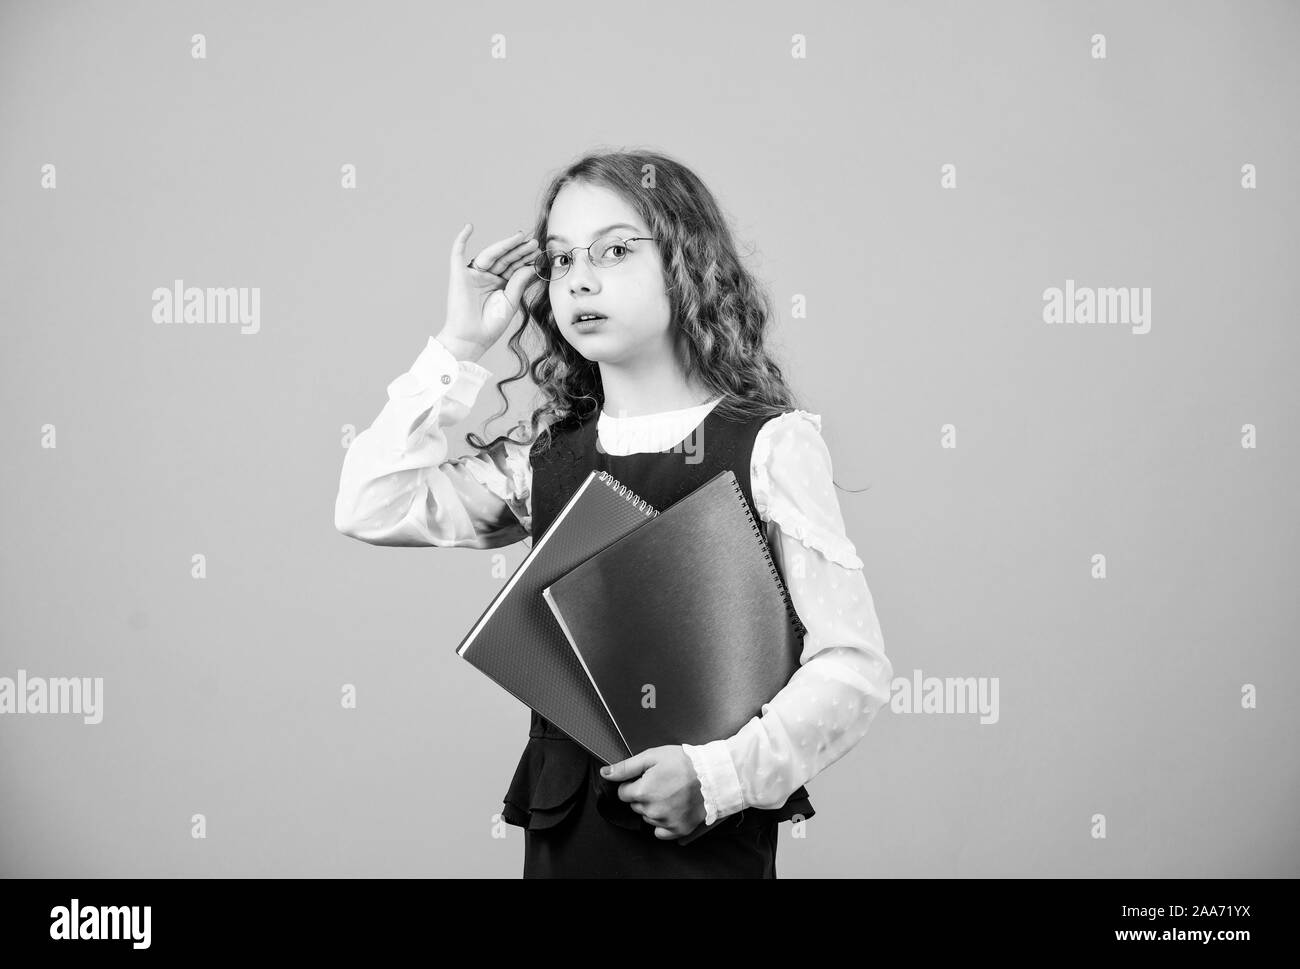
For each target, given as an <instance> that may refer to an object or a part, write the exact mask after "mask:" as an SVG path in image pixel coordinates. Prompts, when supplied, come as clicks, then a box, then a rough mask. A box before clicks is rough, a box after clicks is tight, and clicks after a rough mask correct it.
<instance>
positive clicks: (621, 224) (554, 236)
mask: <svg viewBox="0 0 1300 969" xmlns="http://www.w3.org/2000/svg"><path fill="white" fill-rule="evenodd" d="M610 229H631V230H632V231H633V232H640V231H641V230H640V229H638V228H637V227H636V226H634V225H629V224H628V223H626V222H615V223H614V224H613V225H607V226H605V227H604V228H603V229H597V230H596V235H595V236H594V237H593V238H595V239H599V238H600V237H601V236H603V235H604V234H605V233H606V232H608V231H609V230H610ZM552 239H559V240H560V241H561V242H568V241H569V240H568V239H566V238H564V236H562V235H557V234H556V233H554V232H552V233H549V234H548V235H547V236H546V241H547V242H550V241H551V240H552Z"/></svg>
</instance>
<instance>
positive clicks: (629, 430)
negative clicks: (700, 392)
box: [596, 396, 722, 454]
mask: <svg viewBox="0 0 1300 969" xmlns="http://www.w3.org/2000/svg"><path fill="white" fill-rule="evenodd" d="M721 400H722V397H720V396H719V397H715V398H713V400H710V401H705V402H704V403H703V404H696V405H694V406H693V407H682V408H679V409H677V410H665V411H658V412H656V413H654V414H638V415H637V416H635V417H615V416H614V415H613V414H607V413H605V411H604V410H602V411H601V412H600V417H599V418H598V419H597V421H596V433H597V435H598V436H599V437H600V446H601V447H602V448H603V449H604V450H605V451H606V452H607V453H609V454H641V453H644V452H647V451H666V450H668V449H669V448H671V447H672V446H673V445H675V444H679V443H680V442H681V441H683V440H684V439H685V438H686V437H687V435H688V434H690V432H691V431H692V430H694V429H695V428H696V427H697V426H699V424H700V422H701V421H702V420H704V418H705V416H706V415H707V414H708V413H709V411H711V410H713V408H714V407H716V406H717V405H718V403H719V402H720V401H721Z"/></svg>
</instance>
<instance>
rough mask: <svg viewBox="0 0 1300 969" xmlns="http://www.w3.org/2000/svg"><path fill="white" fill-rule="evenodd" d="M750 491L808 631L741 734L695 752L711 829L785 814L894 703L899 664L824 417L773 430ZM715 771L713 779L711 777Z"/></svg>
mask: <svg viewBox="0 0 1300 969" xmlns="http://www.w3.org/2000/svg"><path fill="white" fill-rule="evenodd" d="M751 484H752V489H753V493H754V502H755V505H756V506H757V507H758V508H759V511H760V514H761V515H762V517H763V520H764V522H765V523H766V524H765V529H766V534H767V536H768V541H769V544H770V545H771V547H772V551H773V557H774V559H775V560H776V561H777V564H778V566H779V568H780V570H781V576H782V579H783V580H784V581H785V583H786V587H787V588H788V589H789V591H790V596H791V599H792V601H793V602H794V605H795V608H796V610H797V611H798V612H799V617H800V618H801V619H802V620H803V622H804V625H805V626H806V627H807V629H808V633H807V635H806V636H805V637H804V643H803V651H802V654H801V656H800V667H799V669H798V670H797V671H796V672H795V673H794V675H793V676H792V677H791V678H790V681H789V682H788V683H787V684H786V685H785V686H784V687H783V688H782V689H781V690H780V691H779V692H778V693H777V694H776V696H774V697H773V698H772V700H771V701H770V702H768V703H766V704H764V705H763V707H762V709H761V711H760V713H761V715H760V716H758V717H753V718H751V719H750V721H749V722H748V723H747V724H745V726H744V727H743V728H741V730H740V731H739V732H738V733H736V734H735V735H734V736H732V737H729V738H726V739H725V740H718V741H714V742H713V743H710V744H704V745H700V746H697V747H693V748H692V747H691V746H690V745H685V746H686V748H687V754H688V755H689V756H690V757H691V761H692V763H693V764H694V765H695V767H696V771H697V773H701V772H703V773H701V778H702V780H701V790H702V791H703V793H704V795H705V797H704V800H705V815H706V816H705V820H706V821H707V822H709V823H712V819H713V818H721V817H726V816H727V815H728V814H730V813H734V812H735V811H739V810H743V809H744V808H747V807H759V808H775V807H780V806H781V805H782V804H784V803H785V800H786V798H788V797H789V796H790V794H791V793H792V792H793V791H794V790H795V789H797V788H798V787H799V785H800V784H804V783H807V782H808V781H809V780H810V779H812V778H813V777H815V776H816V775H817V774H818V773H820V772H821V771H823V770H825V769H826V768H827V767H828V766H830V765H831V764H833V763H835V761H837V760H839V759H840V758H841V757H843V756H844V755H845V754H846V753H848V751H849V750H851V749H852V748H853V746H854V745H855V744H857V742H858V741H859V740H861V739H862V738H863V736H864V735H865V734H866V732H867V729H868V726H869V725H870V723H871V721H872V720H873V719H874V717H875V715H876V713H877V712H878V711H879V710H880V708H881V707H882V706H884V705H885V704H886V703H887V702H888V701H889V685H890V682H891V680H892V679H893V666H892V664H891V663H890V660H889V658H888V657H887V656H886V655H885V646H884V637H883V635H882V633H881V629H880V623H879V621H878V619H877V616H876V610H875V602H874V600H873V598H872V595H871V591H870V589H869V588H868V587H867V582H866V578H865V576H864V575H863V571H862V561H861V559H859V558H858V556H857V552H856V550H855V549H854V547H853V545H852V543H851V542H850V541H849V539H848V536H847V535H846V534H845V531H844V525H843V519H842V517H841V515H840V511H839V506H838V503H837V502H836V500H835V497H834V493H833V490H830V486H831V464H830V457H829V454H828V452H827V449H826V445H825V443H824V442H823V441H822V438H821V433H820V420H819V418H818V417H817V415H814V414H807V413H806V412H803V411H796V412H793V413H791V414H787V415H783V416H782V417H778V418H773V419H772V420H771V421H768V423H767V424H765V425H764V426H763V429H762V431H760V432H759V437H758V438H757V440H756V441H755V445H754V459H753V464H752V466H751ZM704 774H707V775H708V777H707V780H705V779H704Z"/></svg>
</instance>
